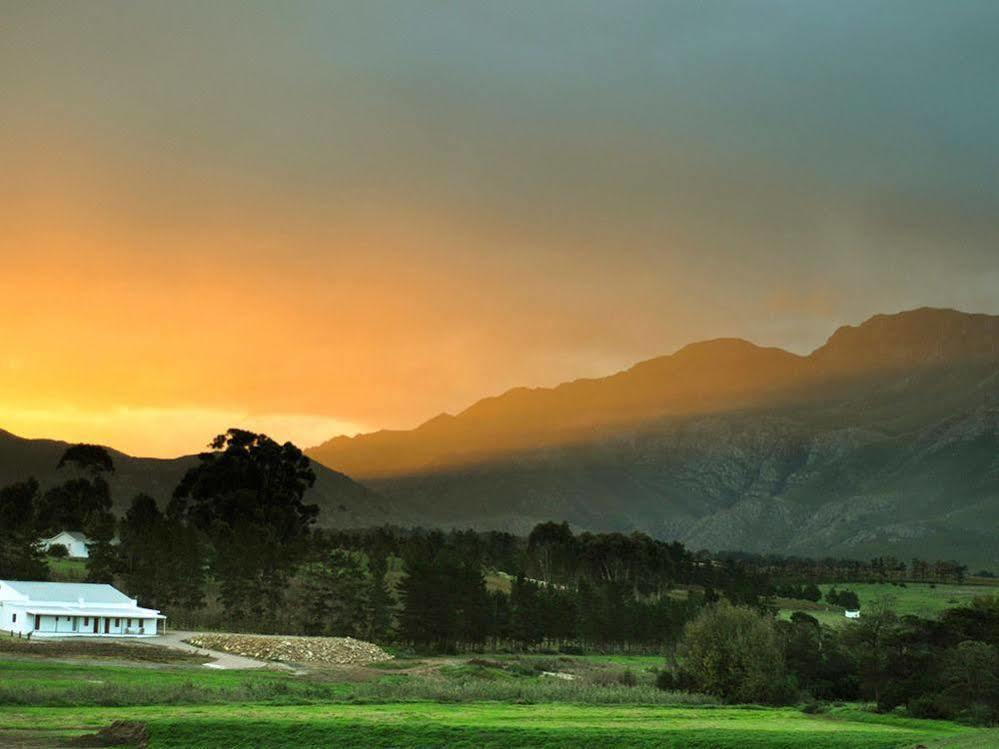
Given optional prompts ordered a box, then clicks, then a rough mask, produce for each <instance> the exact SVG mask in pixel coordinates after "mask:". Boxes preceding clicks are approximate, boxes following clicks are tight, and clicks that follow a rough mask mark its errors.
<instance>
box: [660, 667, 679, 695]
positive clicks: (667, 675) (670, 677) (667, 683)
mask: <svg viewBox="0 0 999 749" xmlns="http://www.w3.org/2000/svg"><path fill="white" fill-rule="evenodd" d="M656 688H657V689H661V690H662V691H664V692H672V691H673V690H675V689H677V683H676V675H675V674H674V673H673V672H672V671H670V670H669V669H667V668H664V669H663V670H662V671H660V672H659V673H658V674H656Z"/></svg>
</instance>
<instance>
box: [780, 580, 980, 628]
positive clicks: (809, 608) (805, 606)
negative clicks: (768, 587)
mask: <svg viewBox="0 0 999 749" xmlns="http://www.w3.org/2000/svg"><path fill="white" fill-rule="evenodd" d="M820 587H821V589H822V595H823V596H824V595H825V594H826V593H828V592H829V589H830V588H831V587H833V586H832V585H822V586H820ZM835 587H836V588H837V589H839V590H852V591H854V592H855V593H856V594H857V596H858V597H859V598H860V610H861V613H863V610H864V608H865V607H870V606H871V605H872V604H873V603H875V602H876V601H878V600H879V599H883V598H889V599H891V600H892V602H893V605H894V608H895V610H896V611H897V612H898V613H899V614H900V615H905V614H916V615H917V616H922V617H925V618H932V617H935V616H937V615H939V614H940V613H941V612H942V611H943V610H944V609H950V608H954V607H955V606H964V605H967V604H969V603H971V600H972V599H973V598H975V597H977V596H988V595H999V587H996V586H993V585H942V584H940V585H936V586H931V585H930V584H929V583H906V585H905V587H904V588H903V587H901V586H899V585H891V584H890V583H838V584H837V585H836V586H835ZM779 603H780V607H781V611H780V613H781V616H782V617H783V618H785V619H787V618H789V617H790V616H791V613H792V612H794V611H804V612H805V613H807V614H809V615H810V616H814V617H815V618H816V619H818V620H819V621H820V622H822V623H823V624H830V625H834V624H840V623H842V622H844V621H846V619H845V617H844V616H843V611H842V609H840V608H837V607H835V606H829V605H828V604H826V603H825V601H824V600H823V601H820V602H818V603H812V602H811V601H791V600H785V599H781V600H780V602H779Z"/></svg>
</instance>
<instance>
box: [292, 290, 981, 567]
mask: <svg viewBox="0 0 999 749" xmlns="http://www.w3.org/2000/svg"><path fill="white" fill-rule="evenodd" d="M997 428H999V317H993V316H989V315H977V314H966V313H962V312H956V311H953V310H939V309H919V310H913V311H909V312H903V313H899V314H895V315H878V316H875V317H873V318H871V319H870V320H868V321H866V322H865V323H863V324H861V325H859V326H856V327H851V326H847V327H842V328H840V329H839V330H837V331H836V332H835V333H834V334H833V335H832V336H831V337H830V338H829V339H828V341H827V342H826V343H825V344H824V345H823V346H821V347H820V348H818V349H817V350H815V351H814V352H812V353H811V354H809V355H807V356H799V355H796V354H793V353H789V352H787V351H782V350H780V349H775V348H762V347H759V346H756V345H754V344H752V343H749V342H747V341H743V340H737V339H721V340H714V341H707V342H702V343H696V344H692V345H690V346H687V347H685V348H683V349H681V350H680V351H678V352H676V353H675V354H672V355H670V356H663V357H659V358H656V359H651V360H649V361H645V362H642V363H640V364H637V365H635V366H634V367H632V368H631V369H628V370H626V371H624V372H620V373H618V374H614V375H611V376H609V377H605V378H599V379H585V380H577V381H574V382H570V383H566V384H563V385H560V386H558V387H555V388H534V389H528V388H517V389H514V390H511V391H509V392H507V393H504V394H502V395H500V396H497V397H493V398H486V399H484V400H482V401H479V402H478V403H476V404H474V405H472V406H471V407H470V408H468V409H467V410H465V411H463V412H461V413H459V414H457V415H455V416H450V415H446V414H445V415H441V416H438V417H436V418H434V419H432V420H430V421H428V422H427V423H425V424H423V425H422V426H420V427H418V428H416V429H414V430H410V431H381V432H376V433H372V434H365V435H359V436H357V437H353V438H350V437H337V438H335V439H332V440H330V441H329V442H326V443H325V444H323V445H320V446H318V447H315V448H312V449H310V450H308V451H307V452H308V454H309V456H310V457H312V458H313V459H314V460H315V461H317V462H319V463H322V464H325V465H327V466H332V467H335V468H336V469H337V470H339V471H343V472H345V473H346V474H349V475H350V476H352V477H353V478H355V479H356V480H358V481H360V482H362V483H363V484H365V485H366V486H369V487H371V488H372V489H374V490H375V491H376V492H377V493H378V494H379V495H380V496H383V497H385V498H386V501H388V502H391V503H392V504H393V505H394V506H395V508H396V509H397V511H399V512H400V513H401V514H402V515H406V516H409V517H410V518H416V519H418V521H419V522H421V523H423V524H425V525H443V526H457V527H462V526H470V527H477V528H483V529H486V528H488V529H503V530H512V531H517V532H524V531H526V530H528V529H529V528H531V527H532V526H533V525H534V524H535V523H537V522H540V521H545V520H551V519H555V520H567V521H569V522H570V523H572V524H573V525H574V526H576V527H578V528H582V529H591V530H609V531H624V532H630V531H634V530H640V531H644V532H647V533H650V534H652V535H654V536H658V537H662V538H670V539H672V538H676V539H680V540H682V541H684V542H685V543H686V544H688V545H690V546H693V547H694V548H701V547H706V548H710V549H733V550H734V549H741V550H747V551H757V552H774V553H781V554H800V555H842V556H854V557H870V556H875V555H888V554H892V555H895V556H897V557H899V558H901V559H908V558H909V557H911V556H916V555H918V556H920V557H923V558H938V557H947V558H951V557H953V558H958V559H961V560H963V561H967V562H969V563H971V564H975V565H982V566H991V567H997V566H999V544H997V540H999V536H997V530H999V429H997Z"/></svg>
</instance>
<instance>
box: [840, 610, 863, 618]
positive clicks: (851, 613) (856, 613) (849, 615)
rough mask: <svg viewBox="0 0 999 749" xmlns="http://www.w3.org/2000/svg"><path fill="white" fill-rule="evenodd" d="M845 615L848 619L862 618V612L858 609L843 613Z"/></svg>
mask: <svg viewBox="0 0 999 749" xmlns="http://www.w3.org/2000/svg"><path fill="white" fill-rule="evenodd" d="M843 615H844V616H845V617H846V618H847V619H859V618H860V612H859V611H858V610H857V609H847V610H846V611H844V612H843Z"/></svg>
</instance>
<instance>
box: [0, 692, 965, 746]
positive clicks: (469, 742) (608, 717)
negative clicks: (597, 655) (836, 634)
mask: <svg viewBox="0 0 999 749" xmlns="http://www.w3.org/2000/svg"><path fill="white" fill-rule="evenodd" d="M121 719H127V720H137V721H141V722H143V723H145V724H146V725H147V727H148V729H149V732H150V737H151V742H150V746H151V747H153V748H154V749H155V748H163V749H166V748H171V749H172V748H174V747H176V748H177V749H181V748H182V747H183V748H185V749H201V748H204V749H217V747H275V748H279V747H296V748H298V749H308V748H309V747H316V748H318V747H330V746H365V747H441V746H448V747H469V748H470V747H476V748H481V747H537V746H545V747H589V746H592V747H598V746H599V747H653V746H654V747H666V748H667V749H669V748H674V747H675V748H676V749H680V748H681V747H683V748H691V749H697V748H703V749H709V748H710V749H725V748H726V747H733V748H735V747H738V748H740V749H753V748H754V747H774V748H777V749H792V748H794V749H798V748H800V747H812V748H813V749H881V748H883V749H889V748H891V747H905V746H912V745H915V744H917V743H924V744H925V743H927V742H932V741H934V740H940V739H957V738H960V739H964V740H972V739H978V738H981V736H982V734H983V732H981V731H974V730H972V729H967V728H962V727H960V726H956V725H954V724H951V723H943V722H939V721H915V720H908V719H903V718H897V717H892V716H876V715H872V714H869V713H865V712H861V711H859V710H855V709H837V710H834V711H832V712H830V713H829V714H824V715H805V714H804V713H802V712H800V711H797V710H793V709H762V708H753V707H734V708H732V707H726V708H721V707H715V708H712V707H699V708H682V707H644V706H629V707H623V706H607V707H600V706H580V705H545V706H538V705H509V704H500V703H473V704H465V705H440V704H431V703H413V704H388V705H307V706H275V705H253V704H239V705H210V706H197V707H170V706H168V707H163V706H147V707H133V708H128V709H121V708H119V709H112V708H98V709H94V708H89V709H80V708H21V709H11V708H0V740H3V739H4V738H5V736H6V737H7V738H10V739H11V741H12V742H13V741H14V740H17V739H18V738H19V737H20V738H21V739H24V738H25V737H29V736H32V735H33V736H35V737H39V738H47V739H49V740H59V739H60V738H68V737H71V736H75V735H80V734H82V733H87V732H92V731H94V730H96V729H97V728H99V727H101V726H105V725H108V724H110V723H111V722H112V721H114V720H121Z"/></svg>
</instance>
